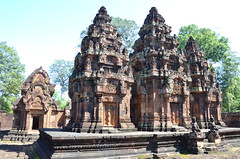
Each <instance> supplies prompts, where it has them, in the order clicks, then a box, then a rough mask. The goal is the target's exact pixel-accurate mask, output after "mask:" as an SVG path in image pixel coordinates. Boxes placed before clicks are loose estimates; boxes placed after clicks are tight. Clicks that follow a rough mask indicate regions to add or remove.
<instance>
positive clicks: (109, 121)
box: [103, 103, 118, 127]
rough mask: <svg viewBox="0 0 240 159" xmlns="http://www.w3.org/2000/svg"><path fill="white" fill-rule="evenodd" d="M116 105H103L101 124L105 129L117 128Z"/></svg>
mask: <svg viewBox="0 0 240 159" xmlns="http://www.w3.org/2000/svg"><path fill="white" fill-rule="evenodd" d="M117 110H118V107H117V104H116V103H105V104H104V114H103V123H104V126H106V127H117V124H118V121H117Z"/></svg>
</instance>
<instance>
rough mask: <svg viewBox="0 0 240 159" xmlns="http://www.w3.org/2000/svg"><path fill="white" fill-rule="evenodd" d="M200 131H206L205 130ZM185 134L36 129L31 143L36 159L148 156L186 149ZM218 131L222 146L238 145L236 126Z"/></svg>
mask: <svg viewBox="0 0 240 159" xmlns="http://www.w3.org/2000/svg"><path fill="white" fill-rule="evenodd" d="M202 132H204V133H207V132H208V129H202ZM188 134H189V132H143V131H141V132H140V131H137V132H126V133H116V134H94V133H74V132H64V131H61V130H56V129H40V138H39V139H38V140H37V141H36V142H35V143H34V146H35V149H36V150H37V153H38V155H39V156H40V158H126V157H127V158H137V157H138V156H148V157H150V158H152V157H154V156H157V157H163V156H167V155H168V154H169V153H170V154H176V153H179V152H186V151H187V147H188V138H187V136H188ZM219 134H220V135H221V138H222V143H223V144H224V145H228V146H230V147H235V146H239V145H240V128H222V129H220V130H219ZM219 150H220V149H219ZM214 151H217V149H214Z"/></svg>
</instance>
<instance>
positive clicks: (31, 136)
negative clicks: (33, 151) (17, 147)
mask: <svg viewBox="0 0 240 159" xmlns="http://www.w3.org/2000/svg"><path fill="white" fill-rule="evenodd" d="M38 138H39V132H38V131H36V132H26V131H24V130H16V129H12V130H10V131H9V132H8V133H7V134H6V135H4V136H3V139H2V140H3V141H21V142H29V141H36V140H37V139H38Z"/></svg>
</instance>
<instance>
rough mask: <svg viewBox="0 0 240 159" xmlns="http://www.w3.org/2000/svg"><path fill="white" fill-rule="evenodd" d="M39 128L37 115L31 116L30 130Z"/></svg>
mask: <svg viewBox="0 0 240 159" xmlns="http://www.w3.org/2000/svg"><path fill="white" fill-rule="evenodd" d="M38 128H39V116H33V124H32V130H34V129H38Z"/></svg>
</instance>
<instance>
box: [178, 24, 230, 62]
mask: <svg viewBox="0 0 240 159" xmlns="http://www.w3.org/2000/svg"><path fill="white" fill-rule="evenodd" d="M190 36H192V37H193V38H194V39H195V41H196V42H197V43H198V45H199V47H200V49H201V50H202V51H203V52H204V53H205V58H208V59H210V60H211V61H212V62H218V61H221V60H222V59H224V58H225V57H226V55H225V53H226V52H227V51H228V50H229V49H230V47H229V45H228V43H229V41H228V39H227V38H225V37H223V36H220V35H219V34H217V33H216V32H214V31H212V30H211V29H209V28H199V27H198V26H197V25H195V24H191V25H188V26H183V27H181V28H180V30H179V33H178V41H179V42H180V44H179V46H178V48H179V49H180V48H182V49H183V50H185V46H186V44H187V41H188V39H189V37H190Z"/></svg>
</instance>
